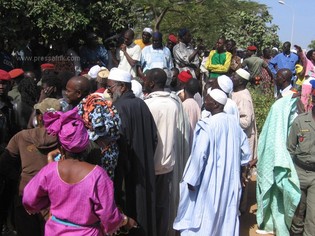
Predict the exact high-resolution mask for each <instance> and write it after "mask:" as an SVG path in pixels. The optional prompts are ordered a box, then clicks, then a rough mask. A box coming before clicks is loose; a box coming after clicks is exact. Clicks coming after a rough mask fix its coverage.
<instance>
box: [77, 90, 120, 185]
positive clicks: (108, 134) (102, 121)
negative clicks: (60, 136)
mask: <svg viewBox="0 0 315 236" xmlns="http://www.w3.org/2000/svg"><path fill="white" fill-rule="evenodd" d="M78 109H79V112H78V114H79V115H80V116H82V118H83V121H84V124H85V126H86V127H87V128H88V133H89V137H90V140H93V141H95V140H97V139H98V138H99V137H102V138H104V139H105V140H106V143H107V145H106V146H105V147H102V148H101V149H102V154H103V157H102V158H101V162H102V163H101V165H102V167H103V168H104V169H105V170H106V171H107V174H108V175H109V176H110V177H111V178H112V179H113V178H114V171H115V168H116V165H117V160H118V154H119V150H118V145H117V143H116V140H117V139H118V138H119V129H120V125H121V120H120V117H119V115H118V112H117V110H116V108H115V107H114V106H113V105H112V102H111V101H108V100H106V99H104V98H103V97H102V95H100V94H98V93H93V94H90V95H89V96H87V97H86V98H84V99H83V100H82V101H81V102H80V103H79V105H78Z"/></svg>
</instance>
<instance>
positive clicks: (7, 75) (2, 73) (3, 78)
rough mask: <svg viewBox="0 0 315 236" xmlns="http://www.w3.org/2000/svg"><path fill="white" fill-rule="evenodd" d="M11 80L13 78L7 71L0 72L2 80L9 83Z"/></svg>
mask: <svg viewBox="0 0 315 236" xmlns="http://www.w3.org/2000/svg"><path fill="white" fill-rule="evenodd" d="M10 79H11V76H10V75H9V73H8V72H6V71H5V70H0V80H4V81H8V80H10Z"/></svg>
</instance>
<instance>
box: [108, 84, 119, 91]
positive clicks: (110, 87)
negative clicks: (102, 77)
mask: <svg viewBox="0 0 315 236" xmlns="http://www.w3.org/2000/svg"><path fill="white" fill-rule="evenodd" d="M117 85H118V84H114V85H112V86H108V85H107V86H106V88H107V89H109V90H111V89H112V88H114V87H116V86H117Z"/></svg>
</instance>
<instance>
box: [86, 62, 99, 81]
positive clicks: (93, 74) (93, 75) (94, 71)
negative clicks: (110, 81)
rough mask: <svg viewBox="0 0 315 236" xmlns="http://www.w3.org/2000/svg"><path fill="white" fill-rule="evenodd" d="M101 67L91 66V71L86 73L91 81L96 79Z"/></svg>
mask: <svg viewBox="0 0 315 236" xmlns="http://www.w3.org/2000/svg"><path fill="white" fill-rule="evenodd" d="M100 70H101V67H100V66H99V65H95V66H92V67H91V69H90V70H89V72H88V75H89V76H90V77H91V78H92V79H96V77H97V74H98V72H100Z"/></svg>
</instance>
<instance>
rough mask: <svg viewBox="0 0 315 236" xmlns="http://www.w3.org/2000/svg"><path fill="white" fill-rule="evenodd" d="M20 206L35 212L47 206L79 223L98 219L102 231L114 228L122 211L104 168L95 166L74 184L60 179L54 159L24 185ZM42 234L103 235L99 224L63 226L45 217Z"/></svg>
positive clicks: (64, 217) (64, 218) (55, 213)
mask: <svg viewBox="0 0 315 236" xmlns="http://www.w3.org/2000/svg"><path fill="white" fill-rule="evenodd" d="M23 204H24V207H25V208H26V209H27V210H28V211H29V212H39V211H40V210H41V209H44V208H47V207H49V206H50V211H51V213H52V215H54V216H55V217H57V218H59V219H63V220H68V221H70V222H73V223H75V224H79V225H92V224H94V223H96V222H99V221H100V222H101V225H102V226H103V227H104V229H105V231H106V232H112V231H114V230H116V229H117V227H118V226H119V224H120V223H121V222H122V220H123V219H122V215H121V214H120V212H119V210H118V209H117V207H116V205H115V202H114V190H113V183H112V181H111V180H110V179H109V177H108V175H107V174H106V172H105V170H103V169H102V168H101V167H99V166H96V167H95V168H94V169H93V170H92V171H91V172H90V173H89V174H88V175H87V176H86V177H85V178H84V179H82V180H81V181H80V182H78V183H76V184H68V183H66V182H64V181H63V180H62V179H61V178H60V176H59V172H58V162H52V163H50V164H48V165H47V166H45V167H44V168H43V169H42V170H41V171H40V172H39V173H38V174H37V175H36V176H35V177H34V178H33V179H32V180H31V181H30V182H29V183H28V184H27V185H26V187H25V189H24V194H23ZM45 235H85V236H91V235H97V236H99V235H103V232H102V230H101V227H74V226H66V225H63V224H60V223H58V222H55V221H53V220H51V219H49V220H48V221H47V222H46V225H45Z"/></svg>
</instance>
